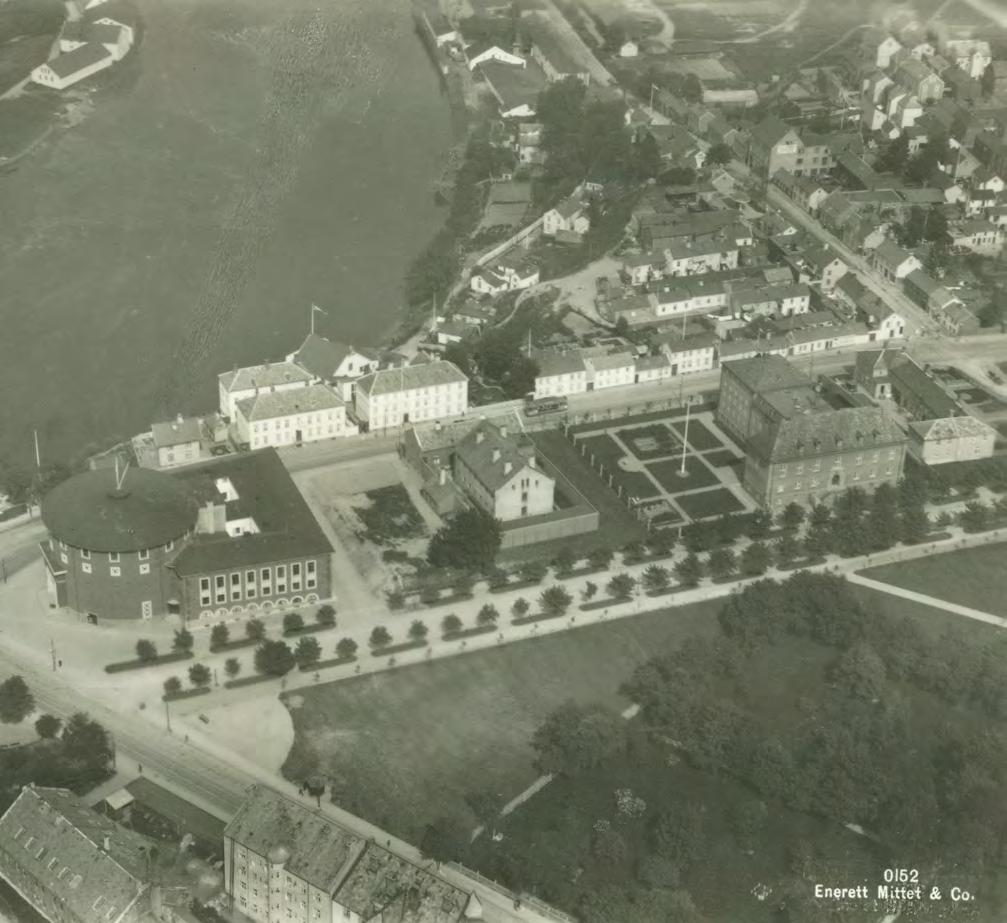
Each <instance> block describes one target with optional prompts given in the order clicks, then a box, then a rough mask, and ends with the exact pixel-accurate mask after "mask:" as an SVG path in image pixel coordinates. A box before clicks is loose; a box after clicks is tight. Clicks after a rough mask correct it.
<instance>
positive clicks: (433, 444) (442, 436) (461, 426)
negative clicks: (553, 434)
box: [402, 410, 521, 453]
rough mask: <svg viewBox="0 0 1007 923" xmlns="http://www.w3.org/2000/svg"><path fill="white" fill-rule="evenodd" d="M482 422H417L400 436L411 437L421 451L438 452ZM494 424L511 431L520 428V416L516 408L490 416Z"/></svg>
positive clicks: (456, 420)
mask: <svg viewBox="0 0 1007 923" xmlns="http://www.w3.org/2000/svg"><path fill="white" fill-rule="evenodd" d="M481 422H482V418H475V419H473V418H472V417H468V418H454V419H451V420H445V421H444V422H443V423H441V422H431V423H419V424H416V425H415V426H411V427H410V428H409V429H408V430H407V431H406V433H405V435H404V436H403V437H402V438H403V439H404V440H405V439H412V440H413V441H414V442H415V443H416V447H417V448H418V449H419V450H420V451H421V452H424V453H425V452H440V451H442V450H443V449H450V448H454V447H455V446H456V445H457V444H458V443H459V442H461V441H462V439H464V438H465V437H466V436H467V435H468V434H469V433H471V432H472V431H473V430H474V429H475V428H476V427H477V426H479V424H480V423H481ZM492 422H493V424H494V425H495V426H498V427H500V426H502V427H504V428H506V429H507V430H509V431H510V432H512V433H516V432H519V431H520V430H521V417H520V416H519V414H518V412H517V411H516V410H508V411H506V412H505V413H502V414H499V415H495V416H493V417H492Z"/></svg>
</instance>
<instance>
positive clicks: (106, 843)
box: [101, 837, 112, 852]
mask: <svg viewBox="0 0 1007 923" xmlns="http://www.w3.org/2000/svg"><path fill="white" fill-rule="evenodd" d="M101 848H102V849H104V850H105V852H111V850H112V841H111V839H109V838H108V837H105V839H104V840H102V842H101Z"/></svg>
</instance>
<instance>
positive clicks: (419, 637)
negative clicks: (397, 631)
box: [409, 619, 430, 642]
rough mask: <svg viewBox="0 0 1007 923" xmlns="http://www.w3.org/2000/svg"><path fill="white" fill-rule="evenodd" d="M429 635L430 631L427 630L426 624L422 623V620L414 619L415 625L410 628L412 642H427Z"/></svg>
mask: <svg viewBox="0 0 1007 923" xmlns="http://www.w3.org/2000/svg"><path fill="white" fill-rule="evenodd" d="M429 633H430V629H429V628H427V625H426V622H422V621H420V619H414V620H413V623H412V624H411V625H410V626H409V640H410V641H416V642H420V641H426V640H427V635H428V634H429Z"/></svg>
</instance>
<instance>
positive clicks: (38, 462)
mask: <svg viewBox="0 0 1007 923" xmlns="http://www.w3.org/2000/svg"><path fill="white" fill-rule="evenodd" d="M32 435H33V436H34V438H35V468H36V470H37V471H41V470H42V458H41V456H40V455H39V451H38V430H37V429H34V430H32Z"/></svg>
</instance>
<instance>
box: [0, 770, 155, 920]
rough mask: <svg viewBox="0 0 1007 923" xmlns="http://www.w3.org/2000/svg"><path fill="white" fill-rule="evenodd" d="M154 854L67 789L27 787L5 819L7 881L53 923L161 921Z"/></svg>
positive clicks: (1, 861) (1, 839) (2, 853)
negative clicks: (156, 911)
mask: <svg viewBox="0 0 1007 923" xmlns="http://www.w3.org/2000/svg"><path fill="white" fill-rule="evenodd" d="M155 852H156V847H155V844H154V843H153V841H151V840H148V839H147V838H146V837H144V836H141V835H140V834H138V833H135V832H134V831H132V830H127V829H126V828H125V827H121V826H119V824H117V823H116V822H115V821H113V820H112V819H111V818H109V817H106V816H105V815H103V814H100V813H98V812H97V811H93V810H91V809H90V808H89V807H87V805H85V804H84V803H83V802H82V801H81V800H80V799H79V798H78V797H77V796H76V795H74V794H73V793H72V792H69V791H66V790H65V789H59V788H41V787H39V788H36V787H35V786H33V785H29V786H26V787H25V788H23V789H22V790H21V793H20V794H19V795H18V797H17V798H16V799H15V801H14V803H13V804H12V805H11V806H10V807H9V808H8V809H7V811H6V812H5V813H4V815H3V817H2V818H0V877H2V878H3V879H4V881H6V882H7V884H9V885H10V886H11V887H12V888H13V889H14V890H15V891H16V892H17V893H18V894H19V895H20V896H21V897H22V898H24V899H25V900H26V901H27V902H28V903H29V904H31V906H32V907H34V908H35V910H37V911H38V912H39V913H40V914H42V916H44V917H46V918H47V919H49V920H53V921H54V923H98V921H102V923H105V921H109V923H141V921H152V920H154V919H155V917H154V915H153V909H154V906H155V904H156V903H157V901H158V898H159V889H154V888H152V886H151V881H150V868H151V865H150V863H151V862H152V859H153V856H154V854H155Z"/></svg>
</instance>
